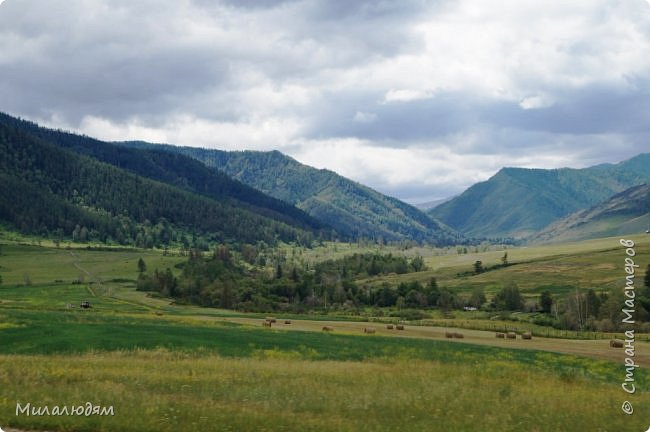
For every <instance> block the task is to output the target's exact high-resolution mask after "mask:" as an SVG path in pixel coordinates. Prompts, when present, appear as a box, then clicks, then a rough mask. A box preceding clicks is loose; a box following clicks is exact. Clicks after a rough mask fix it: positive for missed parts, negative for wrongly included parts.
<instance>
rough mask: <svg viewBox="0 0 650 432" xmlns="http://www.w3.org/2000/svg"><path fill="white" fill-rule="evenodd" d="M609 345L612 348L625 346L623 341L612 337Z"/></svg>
mask: <svg viewBox="0 0 650 432" xmlns="http://www.w3.org/2000/svg"><path fill="white" fill-rule="evenodd" d="M609 346H610V347H612V348H623V341H622V340H620V339H612V340H610V341H609Z"/></svg>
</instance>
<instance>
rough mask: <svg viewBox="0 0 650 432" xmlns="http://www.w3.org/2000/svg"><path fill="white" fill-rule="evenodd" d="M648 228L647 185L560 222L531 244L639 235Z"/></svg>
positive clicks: (649, 200) (649, 191)
mask: <svg viewBox="0 0 650 432" xmlns="http://www.w3.org/2000/svg"><path fill="white" fill-rule="evenodd" d="M648 229H650V185H647V184H643V185H639V186H633V187H631V188H629V189H626V190H624V191H623V192H620V193H618V194H616V195H614V196H613V197H611V198H609V199H607V200H605V201H604V202H602V203H599V204H597V205H595V206H593V207H591V208H589V209H586V210H580V211H578V212H576V213H573V214H571V215H569V216H568V217H566V218H564V219H561V220H559V221H557V222H555V223H553V224H551V225H549V226H548V227H546V228H545V229H544V230H542V231H541V232H540V233H538V234H537V235H535V236H534V237H532V238H531V239H530V240H531V242H535V243H544V242H556V241H578V240H587V239H592V238H598V237H611V236H620V235H630V234H639V233H642V232H644V231H646V230H648Z"/></svg>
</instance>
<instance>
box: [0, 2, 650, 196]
mask: <svg viewBox="0 0 650 432" xmlns="http://www.w3.org/2000/svg"><path fill="white" fill-rule="evenodd" d="M649 96H650V4H649V3H648V1H645V0H636V1H635V0H626V1H615V0H614V1H610V0H608V1H601V0H586V1H571V2H548V1H546V0H527V1H521V0H498V1H497V0H471V1H466V0H459V1H444V0H441V1H423V0H395V1H381V0H374V1H364V0H355V1H350V0H321V1H317V0H241V1H235V0H222V1H208V0H174V1H167V0H156V1H153V0H110V1H108V0H107V1H100V0H48V1H42V0H5V1H4V2H1V3H0V111H3V112H6V113H9V114H12V115H16V116H20V117H23V118H27V119H30V120H33V121H36V122H38V123H41V124H43V125H46V126H50V127H55V128H61V129H65V130H70V131H74V132H79V133H83V134H86V135H89V136H93V137H97V138H100V139H104V140H115V141H120V140H145V141H151V142H157V143H170V144H177V145H186V146H198V147H207V148H217V149H224V150H273V149H277V150H280V151H282V152H283V153H286V154H288V155H290V156H292V157H293V158H295V159H297V160H298V161H300V162H302V163H305V164H308V165H311V166H314V167H317V168H328V169H331V170H333V171H336V172H338V173H339V174H341V175H344V176H346V177H348V178H351V179H353V180H356V181H358V182H361V183H364V184H366V185H369V186H371V187H373V188H375V189H377V190H379V191H380V192H383V193H386V194H388V195H391V196H395V197H398V198H400V199H403V200H406V201H408V202H411V203H420V202H425V201H428V200H434V199H438V198H444V197H449V196H453V195H456V194H459V193H461V192H462V191H463V190H464V189H466V188H467V187H469V186H471V185H472V184H474V183H476V182H478V181H483V180H486V179H488V178H489V177H490V176H492V175H494V174H495V173H496V172H497V171H498V170H499V169H500V168H501V167H504V166H517V167H537V168H559V167H574V168H581V167H586V166H591V165H595V164H599V163H604V162H619V161H621V160H625V159H628V158H630V157H632V156H634V155H636V154H639V153H642V152H650V144H649V143H650V140H649V138H650V97H649Z"/></svg>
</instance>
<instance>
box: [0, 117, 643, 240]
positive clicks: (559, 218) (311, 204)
mask: <svg viewBox="0 0 650 432" xmlns="http://www.w3.org/2000/svg"><path fill="white" fill-rule="evenodd" d="M0 169H1V170H0V180H2V181H1V182H0V183H1V184H0V221H3V222H5V223H9V224H12V225H14V226H15V227H16V228H18V229H20V230H22V231H24V232H30V233H38V234H43V235H50V236H51V235H52V233H54V232H55V233H57V234H56V235H57V236H68V235H72V234H75V235H77V236H79V235H80V233H82V232H83V234H84V235H82V236H81V237H86V238H95V239H100V240H107V239H108V240H111V241H117V242H118V243H123V244H133V243H134V242H135V243H136V244H142V243H146V244H151V243H152V242H153V243H156V242H158V243H160V241H163V243H164V242H165V241H167V242H169V241H170V235H172V234H173V235H175V236H176V237H178V236H180V235H183V236H188V235H191V236H192V237H193V238H195V237H196V236H199V237H203V238H210V239H213V240H216V241H234V242H253V243H254V242H257V241H259V240H263V241H266V242H271V243H273V242H275V241H276V240H284V241H309V239H314V238H318V237H320V238H332V239H333V238H339V239H342V240H354V239H358V238H368V239H374V240H378V239H382V240H386V241H417V242H427V243H434V244H438V245H450V244H455V243H458V242H462V241H468V240H467V239H468V238H474V239H481V238H492V239H498V238H512V237H514V238H519V239H530V240H532V241H554V239H578V238H592V237H594V236H601V235H608V234H612V233H613V234H617V233H622V232H624V231H625V230H627V229H628V228H629V229H630V230H632V231H631V232H636V231H635V230H639V229H640V227H642V225H644V224H646V225H647V223H648V221H647V215H646V214H645V213H647V210H646V211H645V213H644V209H645V208H646V207H644V206H647V204H648V196H647V193H645V194H644V190H645V189H644V187H647V186H644V187H639V188H635V186H639V185H642V184H646V183H650V154H641V155H638V156H636V157H634V158H631V159H629V160H627V161H624V162H621V163H618V164H603V165H598V166H594V167H590V168H585V169H570V168H563V169H555V170H545V169H523V168H503V169H501V170H500V171H499V172H498V173H497V174H495V175H494V176H493V177H492V178H490V179H489V180H487V181H485V182H481V183H477V184H475V185H473V186H471V187H470V188H468V189H467V190H466V191H465V192H463V193H462V194H461V195H459V196H457V197H454V198H452V199H450V200H447V201H446V202H443V203H429V204H431V205H433V204H438V205H436V206H435V207H434V208H432V209H431V210H428V211H427V212H426V213H425V212H423V211H421V210H419V209H418V208H416V207H414V206H411V205H409V204H406V203H404V202H402V201H400V200H398V199H396V198H392V197H388V196H386V195H382V194H381V193H379V192H377V191H375V190H373V189H371V188H368V187H367V186H364V185H362V184H359V183H356V182H354V181H351V180H349V179H346V178H344V177H342V176H340V175H338V174H336V173H334V172H332V171H329V170H324V169H316V168H312V167H309V166H306V165H303V164H301V163H299V162H297V161H296V160H294V159H292V158H290V157H288V156H286V155H284V154H282V153H280V152H278V151H270V152H254V151H230V152H228V151H221V150H211V149H200V148H193V147H177V146H171V145H163V144H151V143H146V142H139V141H135V142H120V143H107V142H103V141H99V140H96V139H93V138H89V137H86V136H80V135H76V134H72V133H67V132H63V131H58V130H52V129H47V128H42V127H39V126H38V125H36V124H34V123H32V122H27V121H23V120H20V119H16V118H14V117H11V116H8V115H5V114H0ZM617 194H618V195H617ZM585 209H588V210H585ZM576 212H577V213H576ZM565 218H566V219H565ZM616 226H618V228H616ZM153 227H155V229H154V228H153ZM165 227H167V228H169V230H168V231H169V232H167V233H164V234H161V232H163V231H165V229H167V228H165ZM646 229H647V228H646ZM170 233H172V234H170ZM136 239H137V241H136ZM143 239H145V240H146V241H145V240H143ZM150 239H153V240H151V241H150ZM161 239H162V240H161Z"/></svg>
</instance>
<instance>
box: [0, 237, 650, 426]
mask: <svg viewBox="0 0 650 432" xmlns="http://www.w3.org/2000/svg"><path fill="white" fill-rule="evenodd" d="M649 237H650V236H649ZM649 247H650V242H649V241H647V240H646V239H645V238H644V237H641V238H639V239H638V247H637V253H638V254H639V256H640V257H647V256H648V255H649V250H648V249H649ZM355 249H358V246H357V245H342V244H328V245H325V246H324V247H322V248H318V249H316V250H308V249H307V250H302V251H300V252H299V253H297V254H295V256H296V257H302V258H303V259H310V260H311V259H314V260H322V259H329V258H331V257H332V256H337V254H340V253H354V252H355ZM342 251H345V252H342ZM392 251H393V253H406V254H411V253H414V251H413V250H406V251H403V252H400V251H399V250H398V249H397V248H394V249H392ZM1 252H2V254H1V255H0V274H1V275H2V278H3V284H2V285H1V286H0V364H1V367H0V427H3V428H6V427H8V426H12V427H15V428H19V429H25V430H26V429H29V430H48V431H114V430H120V431H195V430H201V431H204V430H205V431H227V430H232V431H248V430H250V431H253V430H254V431H258V430H267V431H303V430H304V431H330V430H331V431H340V430H343V431H395V430H404V431H474V430H486V431H522V430H523V431H574V430H595V431H641V430H645V429H647V427H648V425H649V424H650V415H649V414H648V412H650V391H648V389H649V384H650V370H649V369H648V368H647V366H644V367H641V368H639V369H637V370H636V371H635V376H634V378H635V380H636V384H637V389H638V390H637V392H636V394H634V395H627V394H626V393H625V392H624V391H623V390H622V389H621V387H620V383H621V381H622V379H624V374H625V371H624V369H623V367H622V362H623V352H622V351H611V349H610V348H609V347H608V346H607V341H606V340H604V341H593V342H589V341H579V342H581V343H583V345H584V346H585V347H587V348H585V349H584V354H579V355H569V354H561V353H562V352H573V351H571V349H572V348H573V346H574V345H576V344H577V343H578V342H576V341H571V340H565V339H549V340H546V339H545V338H537V339H535V340H534V344H531V345H530V347H534V348H535V349H530V348H526V346H525V345H523V344H524V343H525V342H524V341H520V340H517V341H516V343H517V344H518V345H516V346H515V345H512V347H511V348H508V347H507V346H506V345H499V344H498V343H497V342H495V339H494V337H493V336H489V337H487V336H486V335H487V333H485V334H483V333H482V332H479V331H467V332H466V339H465V340H463V341H460V342H456V341H449V340H446V339H445V338H444V337H442V336H440V334H441V332H442V330H436V328H435V327H426V326H423V327H419V326H416V325H415V324H422V323H410V325H409V328H408V329H407V330H406V331H405V332H403V333H400V334H395V333H390V332H387V331H385V330H382V329H379V331H378V332H377V334H374V335H363V333H362V332H361V331H360V329H361V328H362V327H363V326H366V325H373V326H378V325H380V324H379V323H372V324H366V323H363V322H358V321H359V319H370V320H372V317H345V316H341V315H327V316H318V315H314V316H312V315H305V316H296V315H293V316H291V318H293V319H297V318H301V319H302V320H297V321H295V322H294V323H293V324H292V325H291V326H285V327H279V328H277V329H276V328H273V329H267V328H262V327H261V325H260V324H259V323H260V318H261V317H263V315H260V314H257V315H255V314H243V313H238V312H234V311H226V310H220V309H207V308H201V307H197V306H184V305H176V304H171V302H170V300H169V299H165V298H155V297H149V296H147V295H146V294H145V293H142V292H137V291H135V290H134V281H135V279H136V278H137V266H136V263H137V260H138V259H139V258H140V257H142V258H144V260H145V261H146V263H147V266H148V267H149V268H166V267H169V268H172V269H173V271H175V272H178V270H177V269H175V268H174V265H175V264H177V263H179V262H181V261H183V260H184V258H182V257H173V256H163V254H162V253H161V252H160V251H137V250H127V249H117V250H114V251H107V250H88V249H84V248H73V249H69V250H68V249H65V248H60V249H58V248H55V247H51V246H48V247H39V246H37V245H20V244H17V243H10V244H3V245H2V247H1ZM425 252H426V253H425ZM416 253H419V254H421V255H422V256H425V258H426V260H427V264H428V266H429V270H427V271H426V272H423V273H427V272H429V273H431V274H433V275H435V277H437V278H438V279H439V280H441V281H445V280H446V281H448V283H449V284H453V283H457V284H458V286H461V285H462V284H468V286H470V285H471V284H481V285H482V286H489V284H491V283H494V284H497V283H500V282H502V281H503V280H504V278H518V277H521V278H522V280H521V282H518V283H520V285H521V286H522V288H524V289H525V290H526V291H527V292H529V293H531V292H535V290H536V289H539V286H540V285H539V284H540V283H542V284H545V285H548V286H555V285H557V286H558V287H560V286H563V285H570V284H576V283H580V284H581V286H583V285H582V284H584V286H588V285H589V284H594V286H596V285H597V284H602V283H607V280H609V279H610V278H611V283H612V284H615V283H616V280H620V278H621V276H622V269H621V268H620V267H616V266H617V264H618V263H620V262H621V261H622V259H623V258H624V256H623V251H622V249H621V248H620V247H619V246H618V245H617V243H616V242H615V240H613V239H606V240H598V241H590V242H583V243H577V244H569V245H561V246H555V247H551V246H543V247H536V248H532V247H531V248H517V249H508V253H509V256H510V257H511V262H513V263H517V264H516V265H513V266H511V267H507V268H504V269H499V270H495V271H491V272H487V273H485V274H482V275H478V276H476V277H468V278H467V280H465V281H463V280H462V278H456V277H454V275H456V274H457V273H458V272H460V271H462V269H463V268H464V267H465V266H466V265H469V266H471V263H473V261H475V260H476V259H482V260H483V261H484V262H485V263H487V264H489V263H491V262H492V260H493V261H494V262H495V263H496V262H498V259H499V257H500V256H502V254H503V251H501V250H494V251H486V252H478V253H473V252H470V253H468V254H467V255H465V254H461V255H458V254H451V253H449V254H446V255H445V254H441V251H440V250H435V249H430V250H424V249H423V250H421V251H416ZM640 259H642V258H640ZM605 265H613V266H614V268H610V267H607V268H605ZM580 269H582V271H579V270H580ZM414 276H417V277H422V278H426V277H429V276H430V275H429V274H426V275H422V274H418V273H415V274H409V275H402V276H385V277H384V278H383V280H392V279H394V278H397V279H399V278H402V277H404V278H408V277H414ZM555 277H557V278H558V279H557V280H556V279H554V278H555ZM572 277H573V278H574V279H571V278H572ZM560 280H562V281H563V283H562V285H561V284H560ZM373 282H374V281H373ZM462 286H465V285H462ZM84 300H87V301H90V302H91V303H92V305H93V307H92V309H89V310H81V309H79V308H78V307H74V308H67V307H66V305H67V304H73V305H75V306H76V305H78V304H79V302H81V301H84ZM287 317H289V316H287ZM462 317H465V318H462ZM352 318H354V319H352ZM466 318H467V316H466V315H464V314H462V313H458V314H457V317H456V318H451V319H442V318H437V319H436V320H434V321H431V322H430V324H436V325H443V326H448V327H453V326H458V327H462V326H464V323H465V321H468V320H467V319H466ZM304 320H307V321H304ZM320 320H327V321H326V322H327V323H328V325H333V326H334V327H335V329H336V331H335V332H334V333H333V334H328V333H323V332H321V331H320V326H321V324H319V322H320ZM355 321H356V322H355ZM469 321H471V320H469ZM480 322H482V321H481V320H476V323H477V324H478V323H480ZM493 323H494V322H493ZM511 325H512V324H511ZM395 336H401V337H395ZM602 336H603V337H608V336H607V335H602ZM642 336H643V335H639V340H638V342H637V344H638V350H639V352H638V360H639V362H640V363H641V364H646V363H645V362H646V361H647V360H646V359H650V356H648V353H649V352H650V348H648V343H646V342H642V341H641V340H642ZM583 345H581V346H583ZM600 346H602V348H600ZM594 347H595V348H594ZM599 350H603V351H602V352H603V353H604V354H606V355H603V356H600V355H599V354H600V352H599ZM553 351H557V352H553ZM576 352H582V351H580V350H577V351H576ZM618 355H620V361H612V360H611V359H612V358H617V356H618ZM624 400H630V402H632V403H633V404H634V406H635V409H636V411H635V413H634V414H633V415H631V416H626V415H624V414H622V412H621V409H620V406H621V404H622V402H623V401H624ZM27 402H30V403H31V404H32V405H33V406H50V407H53V406H56V405H60V406H63V405H68V406H73V405H81V404H85V403H86V402H91V403H93V404H94V405H101V406H114V410H115V415H114V416H110V417H98V416H89V417H86V416H26V415H24V414H23V415H19V416H16V413H15V411H16V404H17V403H21V404H25V403H27Z"/></svg>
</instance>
